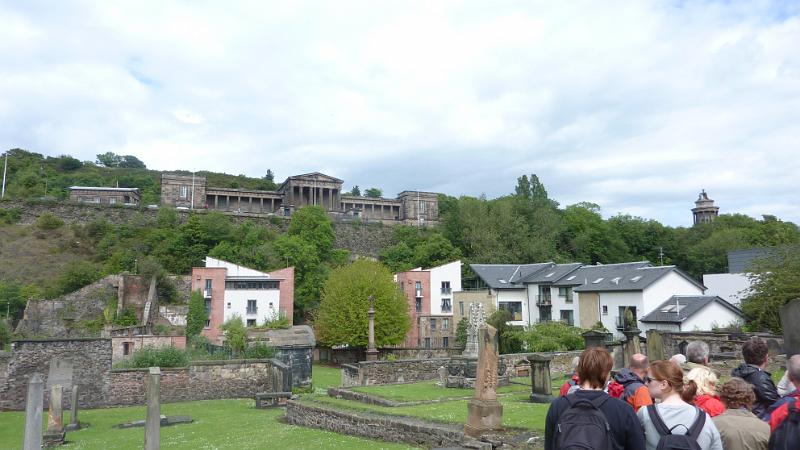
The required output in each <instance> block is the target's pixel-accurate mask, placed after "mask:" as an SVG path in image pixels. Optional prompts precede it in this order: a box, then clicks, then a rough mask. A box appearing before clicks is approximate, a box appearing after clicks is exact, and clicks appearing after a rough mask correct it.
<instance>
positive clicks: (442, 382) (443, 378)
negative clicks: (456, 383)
mask: <svg viewBox="0 0 800 450" xmlns="http://www.w3.org/2000/svg"><path fill="white" fill-rule="evenodd" d="M436 374H437V375H438V376H439V381H437V382H436V386H439V387H447V367H445V366H441V367H439V368H438V369H436Z"/></svg>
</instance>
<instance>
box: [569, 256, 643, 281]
mask: <svg viewBox="0 0 800 450" xmlns="http://www.w3.org/2000/svg"><path fill="white" fill-rule="evenodd" d="M650 265H651V264H650V262H648V261H638V262H630V263H619V264H598V265H595V266H581V267H580V268H579V269H578V270H575V271H573V272H571V273H568V274H565V275H564V276H562V277H561V278H560V279H559V280H558V281H556V282H555V283H553V285H555V286H578V285H581V284H584V282H587V283H591V282H592V281H594V280H596V279H598V278H607V279H612V278H614V276H616V275H613V274H615V273H622V272H626V271H630V270H633V269H638V268H639V267H649V266H650ZM610 275H612V276H610Z"/></svg>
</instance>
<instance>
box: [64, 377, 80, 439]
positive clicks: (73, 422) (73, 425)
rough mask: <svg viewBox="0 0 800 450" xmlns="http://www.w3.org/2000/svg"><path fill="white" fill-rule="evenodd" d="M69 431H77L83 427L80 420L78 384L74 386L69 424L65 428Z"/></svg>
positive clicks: (71, 395)
mask: <svg viewBox="0 0 800 450" xmlns="http://www.w3.org/2000/svg"><path fill="white" fill-rule="evenodd" d="M64 429H65V430H67V431H77V430H80V429H81V423H80V422H79V421H78V385H77V384H75V385H73V386H72V392H71V393H70V402H69V425H67V426H66V427H65V428H64Z"/></svg>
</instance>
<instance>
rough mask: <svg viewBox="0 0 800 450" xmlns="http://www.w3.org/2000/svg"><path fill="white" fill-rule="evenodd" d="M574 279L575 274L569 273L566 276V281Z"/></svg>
mask: <svg viewBox="0 0 800 450" xmlns="http://www.w3.org/2000/svg"><path fill="white" fill-rule="evenodd" d="M574 279H575V275H570V276H568V277H567V281H572V280H574Z"/></svg>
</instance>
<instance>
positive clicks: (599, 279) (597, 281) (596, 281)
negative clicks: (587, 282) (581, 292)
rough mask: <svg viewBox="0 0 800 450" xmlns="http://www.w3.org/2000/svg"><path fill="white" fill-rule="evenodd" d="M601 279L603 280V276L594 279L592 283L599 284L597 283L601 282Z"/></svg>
mask: <svg viewBox="0 0 800 450" xmlns="http://www.w3.org/2000/svg"><path fill="white" fill-rule="evenodd" d="M601 281H603V277H600V278H598V279H596V280H594V281H592V284H597V283H599V282H601Z"/></svg>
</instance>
